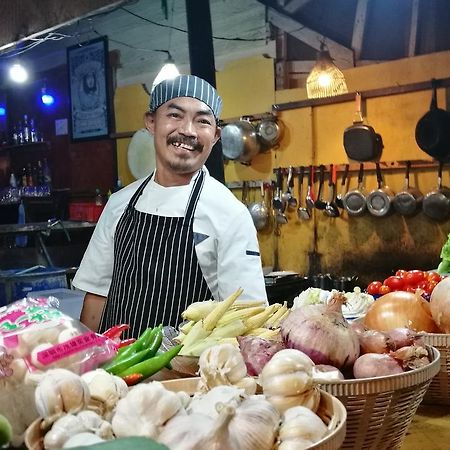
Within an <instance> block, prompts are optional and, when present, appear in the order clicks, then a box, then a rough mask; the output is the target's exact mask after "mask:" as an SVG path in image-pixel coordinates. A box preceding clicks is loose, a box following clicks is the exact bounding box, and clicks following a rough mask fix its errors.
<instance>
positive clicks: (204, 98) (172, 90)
mask: <svg viewBox="0 0 450 450" xmlns="http://www.w3.org/2000/svg"><path fill="white" fill-rule="evenodd" d="M177 97H192V98H196V99H197V100H200V101H201V102H203V103H205V105H207V106H209V108H210V109H211V111H212V112H213V114H214V117H215V118H216V120H217V119H219V116H220V111H221V110H222V99H221V98H220V96H219V94H218V93H217V91H216V90H215V89H214V88H213V87H212V86H211V85H210V84H209V83H208V82H207V81H205V80H203V79H202V78H199V77H196V76H195V75H179V76H177V77H175V78H172V79H170V80H163V81H161V83H159V84H157V85H156V86H155V88H154V89H153V92H152V96H151V100H150V111H151V112H154V111H156V110H157V109H158V108H159V107H160V106H161V105H162V104H163V103H166V102H168V101H169V100H172V99H173V98H177Z"/></svg>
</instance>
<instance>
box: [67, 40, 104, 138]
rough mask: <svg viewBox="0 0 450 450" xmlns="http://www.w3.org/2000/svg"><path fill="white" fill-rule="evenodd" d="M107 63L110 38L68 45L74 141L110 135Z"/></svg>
mask: <svg viewBox="0 0 450 450" xmlns="http://www.w3.org/2000/svg"><path fill="white" fill-rule="evenodd" d="M107 64H108V41H107V39H106V38H105V37H101V38H99V39H95V40H91V41H88V42H85V43H82V44H79V45H74V46H72V47H68V48H67V67H68V72H69V93H70V134H71V138H72V140H73V141H79V140H88V139H89V140H90V139H99V138H104V137H107V136H108V135H109V123H110V120H109V102H108V83H107V73H108V66H107Z"/></svg>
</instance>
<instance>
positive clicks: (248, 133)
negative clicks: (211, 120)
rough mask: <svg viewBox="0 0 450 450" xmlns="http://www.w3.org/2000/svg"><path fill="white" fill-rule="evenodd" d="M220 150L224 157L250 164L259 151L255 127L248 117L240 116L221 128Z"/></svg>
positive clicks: (259, 146)
mask: <svg viewBox="0 0 450 450" xmlns="http://www.w3.org/2000/svg"><path fill="white" fill-rule="evenodd" d="M221 140H222V152H223V155H224V156H225V158H227V159H231V160H237V161H240V162H241V163H243V164H250V162H251V160H252V159H253V157H254V156H256V155H257V154H258V153H259V152H260V151H261V144H260V142H259V140H258V136H257V134H256V129H255V127H254V126H253V124H252V123H251V122H250V120H249V119H248V118H244V117H243V118H242V119H241V120H239V121H237V122H232V123H229V124H227V125H225V126H224V127H223V128H222V135H221Z"/></svg>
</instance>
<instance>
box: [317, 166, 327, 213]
mask: <svg viewBox="0 0 450 450" xmlns="http://www.w3.org/2000/svg"><path fill="white" fill-rule="evenodd" d="M324 177H325V166H324V165H323V164H321V165H320V166H319V191H318V193H317V199H316V201H315V202H314V207H315V208H316V209H322V210H323V209H325V206H327V203H326V202H325V201H324V200H323V199H322V189H323V182H324Z"/></svg>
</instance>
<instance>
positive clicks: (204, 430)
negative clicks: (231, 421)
mask: <svg viewBox="0 0 450 450" xmlns="http://www.w3.org/2000/svg"><path fill="white" fill-rule="evenodd" d="M213 429H214V420H213V419H212V418H211V417H208V416H207V415H205V414H199V413H192V414H189V415H184V416H182V415H178V416H175V417H173V418H172V419H170V420H169V421H168V422H167V424H166V425H165V426H164V428H163V429H162V431H161V433H160V435H159V436H158V442H160V443H161V444H164V445H166V446H167V447H169V448H170V450H199V449H203V448H204V449H211V448H213V447H211V446H210V445H209V435H210V433H211V432H212V431H213ZM218 449H219V447H217V450H218Z"/></svg>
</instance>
